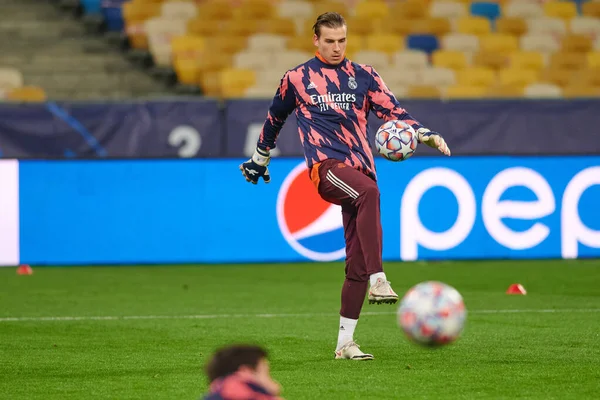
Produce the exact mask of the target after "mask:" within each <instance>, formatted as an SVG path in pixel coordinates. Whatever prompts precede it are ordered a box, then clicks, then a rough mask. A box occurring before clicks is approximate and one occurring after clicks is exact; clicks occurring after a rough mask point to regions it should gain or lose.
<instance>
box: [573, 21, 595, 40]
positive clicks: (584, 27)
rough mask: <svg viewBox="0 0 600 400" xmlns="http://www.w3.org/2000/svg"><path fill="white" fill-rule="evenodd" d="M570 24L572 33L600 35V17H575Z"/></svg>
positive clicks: (591, 35)
mask: <svg viewBox="0 0 600 400" xmlns="http://www.w3.org/2000/svg"><path fill="white" fill-rule="evenodd" d="M569 26H570V31H571V33H575V34H579V35H589V36H590V37H600V18H593V17H575V18H573V19H572V20H571V22H570V23H569Z"/></svg>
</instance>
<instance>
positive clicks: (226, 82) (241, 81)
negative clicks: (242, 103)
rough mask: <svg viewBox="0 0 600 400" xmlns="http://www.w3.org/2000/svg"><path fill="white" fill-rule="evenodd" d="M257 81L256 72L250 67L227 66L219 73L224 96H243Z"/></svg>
mask: <svg viewBox="0 0 600 400" xmlns="http://www.w3.org/2000/svg"><path fill="white" fill-rule="evenodd" d="M255 83H256V73H255V72H254V71H252V70H249V69H237V68H225V69H224V70H223V71H221V73H220V74H219V84H220V87H221V95H222V96H223V97H224V98H232V97H243V96H244V95H245V93H246V90H247V89H248V88H249V87H251V86H253V85H254V84H255Z"/></svg>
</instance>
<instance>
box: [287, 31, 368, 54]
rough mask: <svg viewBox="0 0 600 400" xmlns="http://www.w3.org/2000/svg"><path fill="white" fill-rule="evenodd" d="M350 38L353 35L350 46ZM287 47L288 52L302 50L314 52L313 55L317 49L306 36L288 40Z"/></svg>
mask: <svg viewBox="0 0 600 400" xmlns="http://www.w3.org/2000/svg"><path fill="white" fill-rule="evenodd" d="M350 36H351V35H348V45H350V43H351V40H349V37H350ZM286 47H287V48H288V50H302V51H306V52H313V53H314V52H315V51H316V49H317V48H316V47H315V45H314V44H313V42H312V38H311V37H307V36H306V35H301V36H294V37H291V38H288V39H287V42H286ZM359 47H362V46H361V45H359Z"/></svg>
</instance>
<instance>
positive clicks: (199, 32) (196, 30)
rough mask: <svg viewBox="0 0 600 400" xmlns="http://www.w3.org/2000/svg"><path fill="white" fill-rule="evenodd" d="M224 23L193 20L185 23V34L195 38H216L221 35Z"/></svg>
mask: <svg viewBox="0 0 600 400" xmlns="http://www.w3.org/2000/svg"><path fill="white" fill-rule="evenodd" d="M223 26H224V22H223V21H221V20H208V19H198V18H194V19H191V20H189V21H188V22H187V33H188V34H190V35H196V36H207V37H210V36H216V35H219V34H220V33H221V29H222V28H223Z"/></svg>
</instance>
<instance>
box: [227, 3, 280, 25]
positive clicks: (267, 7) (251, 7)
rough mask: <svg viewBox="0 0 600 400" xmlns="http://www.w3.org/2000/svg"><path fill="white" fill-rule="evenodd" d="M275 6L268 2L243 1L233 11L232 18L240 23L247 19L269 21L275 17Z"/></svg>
mask: <svg viewBox="0 0 600 400" xmlns="http://www.w3.org/2000/svg"><path fill="white" fill-rule="evenodd" d="M276 11H277V10H276V9H275V5H274V4H273V2H272V1H269V0H252V1H244V2H242V3H241V4H240V5H238V6H237V7H234V9H233V18H234V19H237V20H238V21H240V22H245V21H246V20H248V19H269V18H271V17H273V16H275V15H276Z"/></svg>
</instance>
